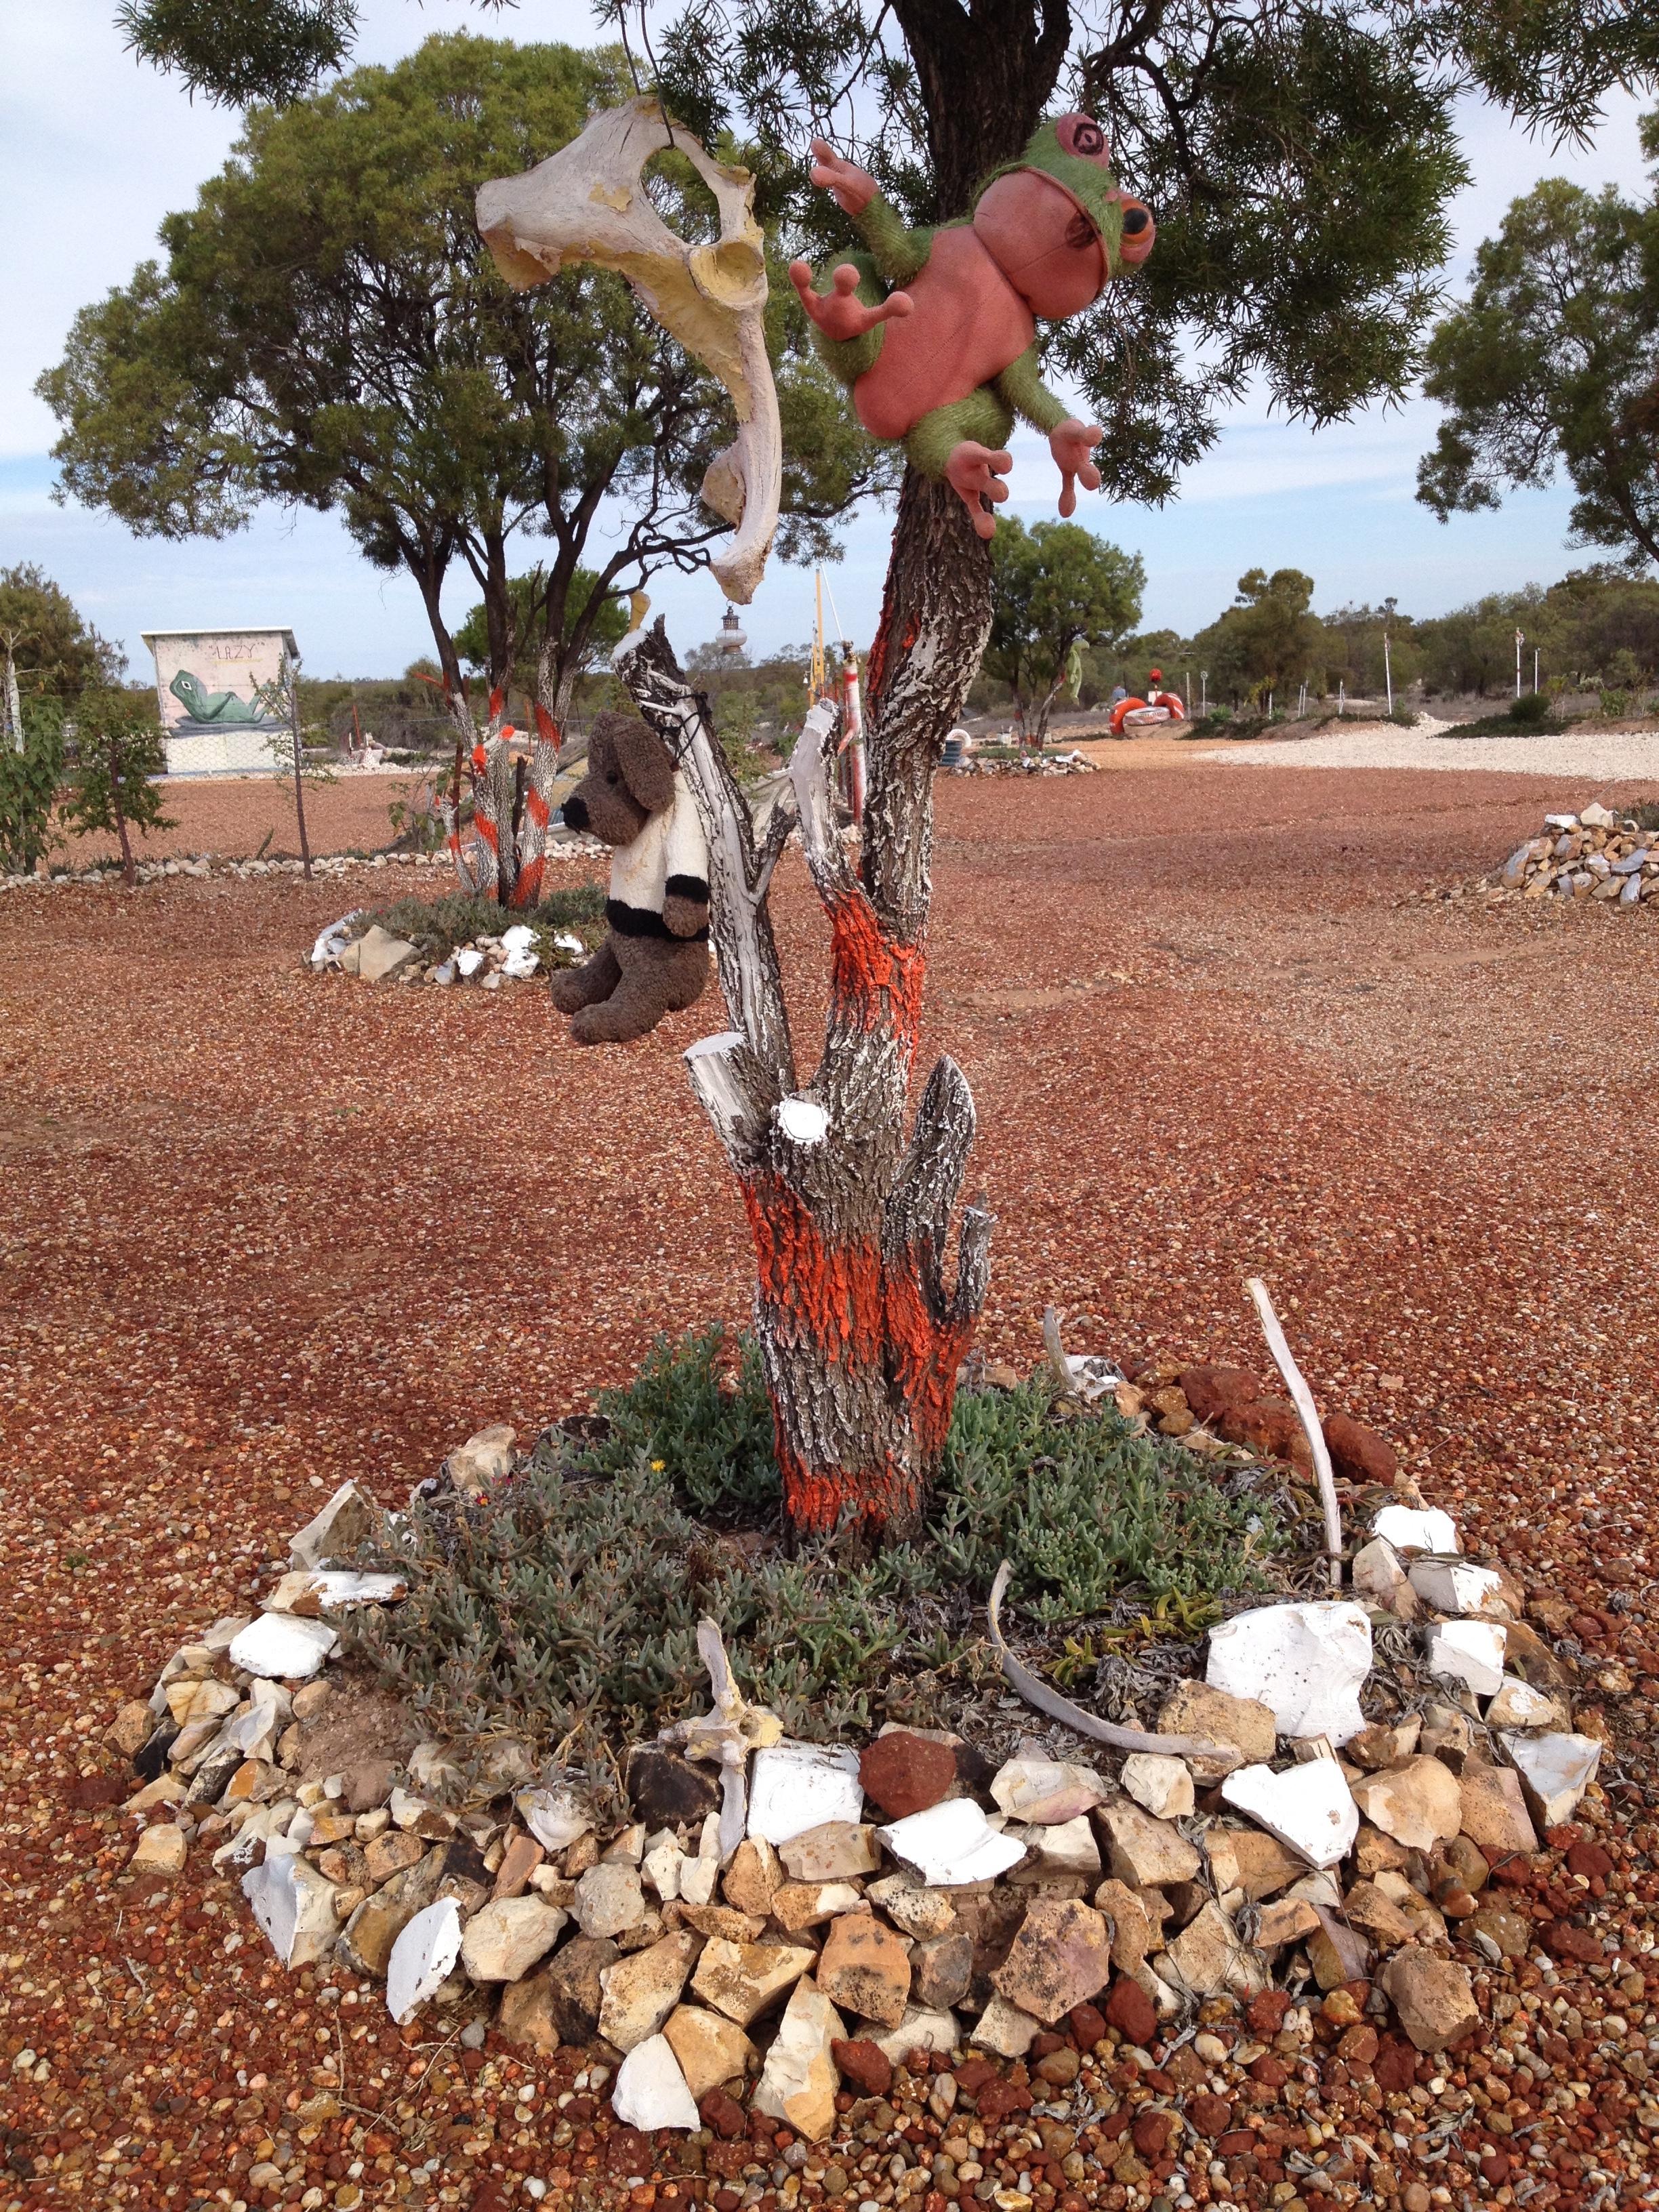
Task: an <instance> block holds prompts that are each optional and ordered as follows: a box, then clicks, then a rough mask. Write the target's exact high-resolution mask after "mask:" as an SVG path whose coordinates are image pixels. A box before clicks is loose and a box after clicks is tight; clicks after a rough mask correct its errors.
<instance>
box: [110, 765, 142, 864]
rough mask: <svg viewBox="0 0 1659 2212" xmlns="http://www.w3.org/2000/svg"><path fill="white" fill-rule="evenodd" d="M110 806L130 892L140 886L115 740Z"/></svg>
mask: <svg viewBox="0 0 1659 2212" xmlns="http://www.w3.org/2000/svg"><path fill="white" fill-rule="evenodd" d="M109 804H110V811H111V812H112V814H113V815H114V817H115V834H116V836H118V838H119V839H120V841H121V880H122V882H123V883H124V884H125V885H126V887H127V889H128V890H137V884H138V866H137V861H135V860H134V859H133V857H132V840H131V837H130V836H128V834H127V817H126V810H125V807H124V806H123V805H122V804H121V748H120V746H119V744H117V743H116V742H115V741H114V740H113V739H112V740H111V742H110V749H109Z"/></svg>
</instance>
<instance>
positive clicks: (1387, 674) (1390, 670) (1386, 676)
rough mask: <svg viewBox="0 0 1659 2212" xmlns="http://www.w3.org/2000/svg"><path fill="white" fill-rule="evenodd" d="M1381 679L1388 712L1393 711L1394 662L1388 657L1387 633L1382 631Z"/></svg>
mask: <svg viewBox="0 0 1659 2212" xmlns="http://www.w3.org/2000/svg"><path fill="white" fill-rule="evenodd" d="M1383 684H1385V685H1386V687H1387V689H1388V694H1389V713H1390V714H1393V712H1394V663H1393V662H1392V661H1391V660H1390V659H1389V633H1388V632H1387V630H1384V631H1383Z"/></svg>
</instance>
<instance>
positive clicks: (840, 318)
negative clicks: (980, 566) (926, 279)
mask: <svg viewBox="0 0 1659 2212" xmlns="http://www.w3.org/2000/svg"><path fill="white" fill-rule="evenodd" d="M789 276H790V281H791V283H793V285H794V288H795V289H796V291H798V292H799V294H800V303H801V305H802V307H805V310H806V312H807V313H808V314H809V315H810V316H811V318H812V320H813V321H814V322H815V323H816V324H817V326H818V328H819V329H820V330H821V331H823V334H824V336H825V337H829V338H857V337H863V335H864V333H865V332H866V331H872V330H874V328H875V327H876V325H877V324H878V323H885V322H890V321H891V320H892V319H893V318H894V317H895V316H903V315H908V314H909V313H911V312H912V310H913V308H914V307H915V301H913V300H912V299H911V297H910V295H909V294H908V292H890V293H889V294H888V295H887V297H886V298H885V299H884V301H882V303H881V305H880V306H879V307H866V306H865V304H864V302H863V301H862V300H860V299H856V298H855V297H854V294H855V293H856V292H857V290H858V288H859V272H858V270H856V269H854V266H853V264H852V263H851V262H850V261H843V262H842V264H841V267H840V268H839V269H837V270H836V273H835V276H834V277H833V278H832V279H831V282H832V283H834V285H835V288H836V289H835V290H834V291H833V292H815V291H814V290H813V289H812V264H811V262H810V261H792V262H791V263H790V264H789ZM1097 482H1098V478H1097Z"/></svg>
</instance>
